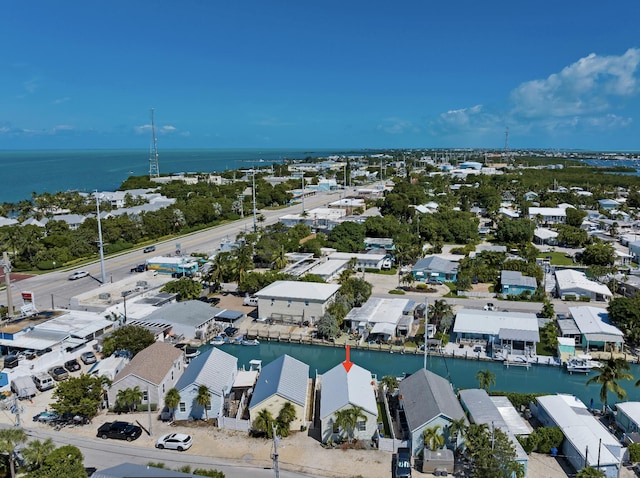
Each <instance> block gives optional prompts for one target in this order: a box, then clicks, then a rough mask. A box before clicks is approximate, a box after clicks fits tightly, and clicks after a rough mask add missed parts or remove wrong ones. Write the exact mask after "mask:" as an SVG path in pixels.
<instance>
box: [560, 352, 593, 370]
mask: <svg viewBox="0 0 640 478" xmlns="http://www.w3.org/2000/svg"><path fill="white" fill-rule="evenodd" d="M565 366H566V368H567V372H569V373H590V372H591V371H592V370H594V369H598V368H600V367H602V363H600V362H598V361H597V360H593V358H592V357H591V355H588V354H583V355H575V356H574V357H572V358H571V359H570V360H568V361H567V362H566V363H565Z"/></svg>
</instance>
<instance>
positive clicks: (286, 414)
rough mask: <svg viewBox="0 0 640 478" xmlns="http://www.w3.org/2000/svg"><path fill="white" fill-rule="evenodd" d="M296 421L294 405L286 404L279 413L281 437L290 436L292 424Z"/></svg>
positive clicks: (278, 420)
mask: <svg viewBox="0 0 640 478" xmlns="http://www.w3.org/2000/svg"><path fill="white" fill-rule="evenodd" d="M295 419H296V409H295V407H294V406H293V404H292V403H291V402H289V401H287V402H285V403H284V405H282V408H281V409H280V412H279V413H278V418H277V419H276V421H277V422H278V433H279V434H280V435H281V436H285V437H286V436H289V430H290V427H291V422H293V421H294V420H295Z"/></svg>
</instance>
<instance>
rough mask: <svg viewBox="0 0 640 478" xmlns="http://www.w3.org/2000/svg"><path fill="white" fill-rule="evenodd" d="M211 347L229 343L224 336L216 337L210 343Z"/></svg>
mask: <svg viewBox="0 0 640 478" xmlns="http://www.w3.org/2000/svg"><path fill="white" fill-rule="evenodd" d="M209 343H210V344H211V345H224V344H226V343H227V341H226V340H225V339H224V337H223V336H222V335H216V336H215V337H214V338H213V340H211V341H210V342H209Z"/></svg>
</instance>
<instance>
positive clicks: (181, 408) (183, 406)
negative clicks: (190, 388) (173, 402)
mask: <svg viewBox="0 0 640 478" xmlns="http://www.w3.org/2000/svg"><path fill="white" fill-rule="evenodd" d="M180 411H181V412H186V411H187V405H186V404H185V403H184V402H180Z"/></svg>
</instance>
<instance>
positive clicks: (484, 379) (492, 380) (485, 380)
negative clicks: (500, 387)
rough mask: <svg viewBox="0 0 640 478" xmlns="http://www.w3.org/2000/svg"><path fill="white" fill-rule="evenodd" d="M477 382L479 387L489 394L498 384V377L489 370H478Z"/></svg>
mask: <svg viewBox="0 0 640 478" xmlns="http://www.w3.org/2000/svg"><path fill="white" fill-rule="evenodd" d="M476 380H477V381H478V386H479V387H480V388H482V389H484V390H486V391H487V392H488V391H489V389H490V388H491V385H495V384H496V375H495V374H494V373H493V372H492V371H491V370H489V369H484V370H478V373H476Z"/></svg>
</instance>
